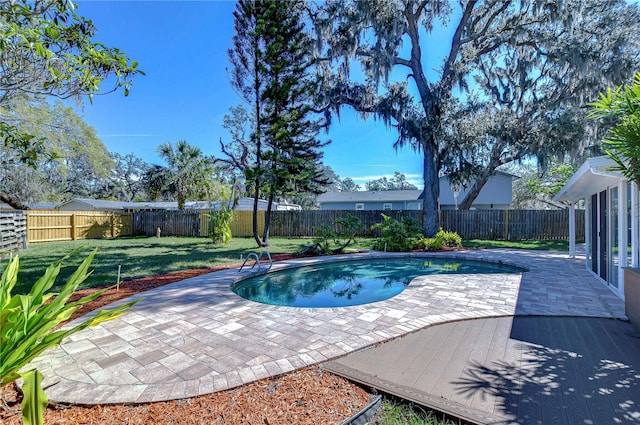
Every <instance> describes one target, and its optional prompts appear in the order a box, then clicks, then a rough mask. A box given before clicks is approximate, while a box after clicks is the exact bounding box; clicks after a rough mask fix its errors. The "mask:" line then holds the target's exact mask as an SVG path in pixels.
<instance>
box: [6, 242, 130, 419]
mask: <svg viewBox="0 0 640 425" xmlns="http://www.w3.org/2000/svg"><path fill="white" fill-rule="evenodd" d="M95 253H96V250H94V251H93V252H92V253H91V254H90V255H89V256H88V257H87V258H86V259H85V260H84V261H83V262H82V264H80V266H79V267H78V269H77V270H76V271H75V272H74V273H73V274H72V275H71V277H70V278H69V280H68V281H67V282H66V283H65V284H64V286H63V287H62V289H61V290H60V292H59V293H57V294H56V293H52V292H48V291H49V290H50V289H51V287H52V286H53V285H54V283H55V280H56V278H57V276H58V274H59V273H60V268H61V264H62V262H63V261H64V260H65V259H67V258H68V257H69V255H67V256H66V257H64V258H62V259H60V260H58V261H56V262H55V263H53V264H52V265H50V266H49V267H48V268H47V270H46V271H45V273H44V275H43V276H42V277H41V278H40V279H38V280H37V281H36V282H35V283H34V284H33V286H32V288H31V291H30V292H29V293H28V294H27V295H12V294H11V292H12V290H13V288H14V286H15V285H16V283H17V281H18V269H19V259H18V257H17V256H16V257H14V258H13V259H12V260H11V261H10V262H9V264H8V265H7V267H6V268H5V270H4V272H3V273H2V277H1V278H0V307H2V310H1V311H0V359H1V361H0V386H4V385H7V384H8V383H10V382H13V381H15V380H16V379H18V378H22V379H23V380H24V384H23V395H24V398H23V400H22V419H23V423H24V424H26V425H29V424H42V423H43V422H44V409H45V408H46V407H47V402H48V400H47V396H46V394H45V393H44V390H43V389H42V385H41V383H42V378H43V377H42V374H41V373H40V372H39V371H37V370H36V369H30V370H28V371H26V372H21V370H22V369H24V368H25V367H26V366H27V365H28V364H29V362H30V361H31V360H33V359H34V358H35V357H36V356H38V355H39V354H40V353H42V352H43V351H44V350H46V349H47V348H50V347H54V346H56V345H59V344H60V342H61V341H62V340H63V339H64V338H66V337H67V336H69V335H71V334H73V333H75V332H78V331H80V330H82V329H84V328H86V327H88V326H93V325H97V324H99V323H101V322H104V321H107V320H111V319H115V318H117V317H120V316H122V315H123V314H125V313H126V311H127V310H128V309H129V308H130V307H131V306H132V305H133V304H135V303H137V302H138V301H140V300H136V301H132V302H130V303H127V304H125V305H123V306H121V307H118V308H116V309H114V310H101V311H100V312H98V314H96V315H95V316H93V317H91V318H89V319H87V320H85V321H84V322H82V323H80V324H79V325H76V326H74V327H72V328H70V329H66V330H62V329H61V330H55V328H56V327H57V326H58V325H59V324H60V323H61V322H64V321H66V320H68V319H69V318H70V317H71V315H72V314H73V313H74V312H75V311H76V310H77V309H79V308H80V307H82V305H83V304H86V303H88V302H90V301H93V300H95V299H96V298H98V297H99V296H100V295H102V294H103V293H104V291H106V290H107V289H109V288H105V289H102V290H100V291H97V292H95V293H93V294H91V295H89V296H86V297H84V298H81V299H79V300H77V301H72V302H69V298H70V297H71V295H73V293H74V292H75V290H76V289H77V288H78V286H79V285H80V284H82V282H84V281H85V280H86V279H87V277H89V275H90V274H91V272H89V266H90V265H91V261H92V260H93V257H94V256H95Z"/></svg>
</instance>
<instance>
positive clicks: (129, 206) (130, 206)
mask: <svg viewBox="0 0 640 425" xmlns="http://www.w3.org/2000/svg"><path fill="white" fill-rule="evenodd" d="M225 202H226V203H229V201H213V202H209V201H187V202H185V205H184V208H185V210H191V211H204V210H211V209H213V210H218V209H220V208H222V205H224V204H225ZM295 207H297V210H298V211H299V210H301V209H302V208H301V207H300V205H296V204H287V203H284V204H282V205H280V204H278V203H274V205H273V209H274V210H276V211H277V210H281V209H285V210H291V209H294V210H295V209H296V208H295ZM56 209H58V210H60V211H109V212H123V211H131V210H167V211H171V210H177V209H178V203H177V202H123V201H106V200H101V199H88V198H74V199H71V200H69V201H67V202H63V203H62V204H60V205H58V206H57V207H56ZM234 209H235V210H237V211H245V210H253V198H247V197H244V198H240V199H239V200H238V203H237V204H236V207H235V208H234ZM266 209H267V201H265V200H264V199H258V210H266Z"/></svg>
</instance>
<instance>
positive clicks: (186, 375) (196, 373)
mask: <svg viewBox="0 0 640 425" xmlns="http://www.w3.org/2000/svg"><path fill="white" fill-rule="evenodd" d="M212 371H213V369H211V368H210V367H209V366H207V365H204V364H202V363H197V364H194V365H192V366H189V367H187V368H186V369H184V370H181V371H180V372H177V375H178V376H180V378H182V379H184V380H185V381H190V380H198V379H201V378H202V377H204V376H207V375H209V374H210V373H211V372H212Z"/></svg>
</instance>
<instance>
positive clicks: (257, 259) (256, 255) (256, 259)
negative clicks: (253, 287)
mask: <svg viewBox="0 0 640 425" xmlns="http://www.w3.org/2000/svg"><path fill="white" fill-rule="evenodd" d="M264 256H266V258H267V259H268V260H269V267H267V269H266V270H265V271H267V270H269V269H270V268H271V266H273V260H272V259H271V253H269V251H267V250H266V249H265V250H262V251H261V252H260V253H257V252H251V253H249V255H247V258H245V260H244V262H243V263H242V265H241V266H240V268H239V269H238V273H239V272H241V271H242V269H243V268H244V266H245V264H247V261H249V260H250V259H252V258H253V259H254V263H253V265H252V266H251V270H253V269H254V267H255V266H256V264H257V265H258V271H260V270H261V269H262V263H261V262H260V260H262V259H263V257H264Z"/></svg>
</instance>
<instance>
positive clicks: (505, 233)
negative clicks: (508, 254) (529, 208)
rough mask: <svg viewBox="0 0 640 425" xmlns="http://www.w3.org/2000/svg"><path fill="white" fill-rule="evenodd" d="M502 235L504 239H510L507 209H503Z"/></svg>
mask: <svg viewBox="0 0 640 425" xmlns="http://www.w3.org/2000/svg"><path fill="white" fill-rule="evenodd" d="M504 236H505V237H504V240H505V241H510V240H511V237H510V235H509V210H504Z"/></svg>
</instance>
